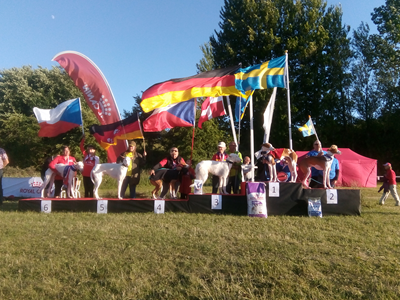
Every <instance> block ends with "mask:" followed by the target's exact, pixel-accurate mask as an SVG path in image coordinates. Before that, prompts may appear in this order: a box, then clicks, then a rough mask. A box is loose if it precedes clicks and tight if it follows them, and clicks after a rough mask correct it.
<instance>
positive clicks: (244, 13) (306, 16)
mask: <svg viewBox="0 0 400 300" xmlns="http://www.w3.org/2000/svg"><path fill="white" fill-rule="evenodd" d="M341 16H342V11H341V9H340V8H339V7H335V6H332V7H329V8H328V9H326V2H325V1H322V0H301V1H292V0H273V1H261V0H246V1H243V0H225V2H224V7H223V8H222V9H221V22H220V23H219V27H220V30H219V31H215V34H214V35H213V36H211V37H210V43H211V47H212V51H213V52H212V54H213V58H214V65H215V66H218V67H225V66H229V65H235V64H238V63H242V65H243V67H247V66H249V65H255V64H259V63H262V62H264V61H268V60H270V59H273V58H276V57H279V56H282V55H284V53H285V50H288V53H289V71H290V89H291V99H292V103H291V112H292V123H300V124H304V122H305V121H306V120H307V119H308V115H311V116H312V117H313V119H314V120H315V121H316V123H317V124H318V126H319V127H320V128H323V127H327V128H329V130H330V131H329V132H327V131H323V132H322V134H321V135H320V138H321V139H323V140H326V141H327V142H329V143H332V140H331V134H332V133H335V132H336V133H335V134H334V137H335V138H342V136H343V134H340V133H343V131H345V130H346V126H348V124H349V123H350V122H351V110H352V102H351V101H350V99H349V97H348V95H347V94H346V90H347V89H348V86H349V84H350V76H349V74H348V66H349V59H350V57H351V51H350V44H349V39H348V38H347V35H348V32H349V28H348V27H345V26H343V25H342V18H341ZM270 94H271V91H256V92H255V94H254V112H255V116H254V128H255V139H256V142H255V143H256V145H257V144H258V143H259V141H262V136H263V129H262V120H263V119H262V113H263V112H264V110H265V107H266V106H267V103H268V100H269V98H270ZM287 111H288V108H287V101H286V93H285V92H284V90H280V91H278V95H277V101H276V106H275V115H274V119H273V123H272V132H271V137H270V141H271V142H272V143H273V144H274V145H275V146H280V147H283V146H285V147H287V145H288V142H287V141H288V130H287V124H288V119H287ZM245 118H246V117H245ZM246 125H247V124H244V126H246ZM338 127H339V129H338ZM247 129H248V128H246V129H245V130H247ZM257 141H258V142H257ZM293 141H294V145H295V148H304V147H309V141H308V140H304V139H302V138H301V135H300V134H294V135H293Z"/></svg>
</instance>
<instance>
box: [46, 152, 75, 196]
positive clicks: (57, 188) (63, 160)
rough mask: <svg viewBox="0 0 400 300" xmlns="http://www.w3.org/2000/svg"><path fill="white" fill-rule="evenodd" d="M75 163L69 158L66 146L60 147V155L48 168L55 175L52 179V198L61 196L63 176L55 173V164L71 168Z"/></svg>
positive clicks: (73, 159)
mask: <svg viewBox="0 0 400 300" xmlns="http://www.w3.org/2000/svg"><path fill="white" fill-rule="evenodd" d="M75 163H76V159H75V157H73V156H70V151H69V147H68V146H65V145H64V146H62V147H61V155H58V156H56V158H54V159H53V160H52V161H51V163H50V164H49V168H50V169H51V170H52V171H53V172H54V173H55V174H56V176H55V178H54V197H56V198H59V197H60V194H61V188H62V186H63V179H64V178H63V175H64V174H60V173H58V172H57V169H56V164H64V165H67V166H72V165H74V164H75Z"/></svg>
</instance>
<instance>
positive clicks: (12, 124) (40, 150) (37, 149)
mask: <svg viewBox="0 0 400 300" xmlns="http://www.w3.org/2000/svg"><path fill="white" fill-rule="evenodd" d="M77 97H81V99H82V100H83V99H84V98H83V96H82V94H81V93H80V91H79V90H78V88H77V87H76V86H75V85H74V83H73V81H72V80H71V79H70V78H69V76H68V74H66V73H65V72H64V71H63V70H62V69H61V68H56V67H53V68H52V69H51V70H48V69H45V68H42V67H38V68H37V69H33V68H32V67H31V66H24V67H22V68H12V69H5V70H2V71H0V135H1V136H2V141H1V142H2V146H3V148H5V149H6V151H7V154H8V155H9V157H10V165H11V166H17V167H20V168H25V167H29V166H35V167H37V168H40V167H41V165H42V164H43V161H44V160H45V158H46V157H47V156H51V155H55V154H58V153H59V150H60V149H61V146H62V145H69V147H70V149H71V153H72V154H73V155H74V156H77V157H78V158H79V157H81V151H80V149H79V142H80V138H81V136H82V130H81V129H80V128H75V129H73V130H71V131H69V132H67V133H65V134H62V135H59V136H57V137H54V138H40V137H38V135H37V134H38V131H39V125H38V123H37V120H36V118H35V116H34V114H33V107H39V108H54V107H56V106H57V105H58V104H60V103H61V102H63V101H66V100H69V99H73V98H77ZM81 102H82V117H83V122H84V127H85V132H88V127H89V126H90V125H92V124H95V123H97V121H96V119H95V116H94V114H93V113H92V112H91V111H90V109H89V107H88V106H87V105H86V102H85V101H84V100H83V101H81ZM87 142H88V143H92V144H95V140H94V139H93V137H90V136H87ZM100 156H101V157H102V159H103V160H105V159H106V153H105V152H104V151H100Z"/></svg>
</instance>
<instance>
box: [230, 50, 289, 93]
mask: <svg viewBox="0 0 400 300" xmlns="http://www.w3.org/2000/svg"><path fill="white" fill-rule="evenodd" d="M285 67H286V55H284V56H281V57H278V58H275V59H271V60H270V61H267V62H264V63H262V64H259V65H254V66H250V67H247V68H240V69H239V70H238V71H236V73H235V86H236V89H238V90H239V91H241V92H242V93H245V92H246V91H249V90H263V89H267V88H274V87H281V88H284V87H286V82H285Z"/></svg>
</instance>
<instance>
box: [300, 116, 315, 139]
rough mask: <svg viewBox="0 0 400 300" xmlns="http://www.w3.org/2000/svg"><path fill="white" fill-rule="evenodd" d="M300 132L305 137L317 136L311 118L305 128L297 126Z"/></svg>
mask: <svg viewBox="0 0 400 300" xmlns="http://www.w3.org/2000/svg"><path fill="white" fill-rule="evenodd" d="M296 127H297V128H298V129H299V131H300V132H301V133H302V134H303V137H306V136H310V135H313V134H315V128H314V123H313V121H312V120H311V118H310V119H309V120H308V121H307V123H306V124H304V125H303V126H296Z"/></svg>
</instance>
